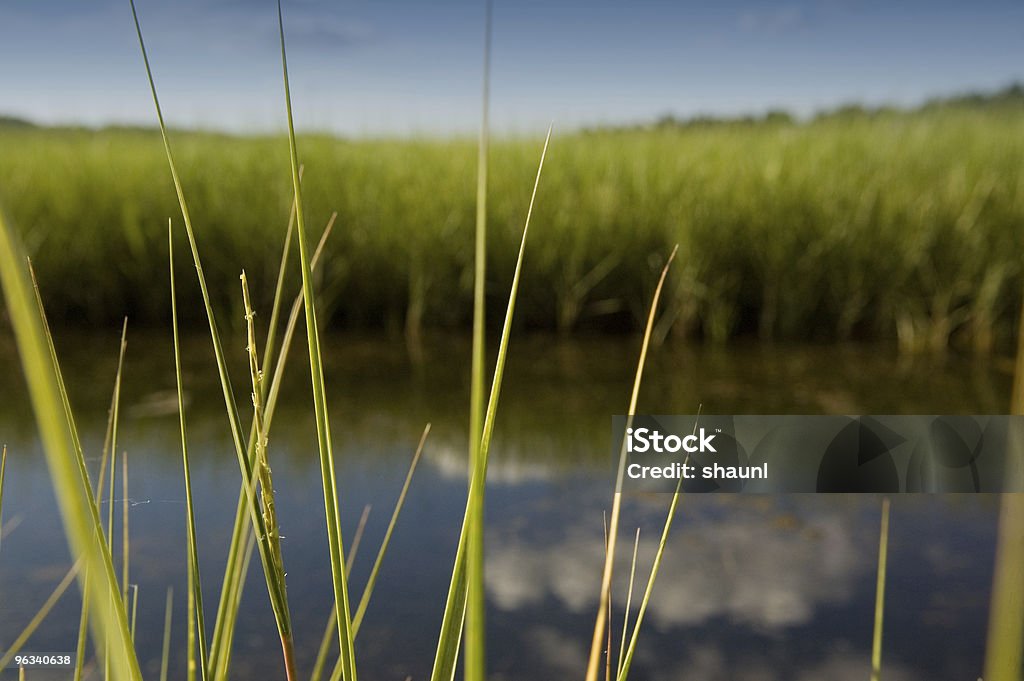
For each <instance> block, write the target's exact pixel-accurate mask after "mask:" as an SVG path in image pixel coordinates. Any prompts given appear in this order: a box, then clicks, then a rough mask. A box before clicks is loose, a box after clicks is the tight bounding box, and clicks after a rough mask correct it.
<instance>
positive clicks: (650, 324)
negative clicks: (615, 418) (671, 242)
mask: <svg viewBox="0 0 1024 681" xmlns="http://www.w3.org/2000/svg"><path fill="white" fill-rule="evenodd" d="M678 250H679V247H678V246H676V247H675V248H673V249H672V253H671V254H670V255H669V257H668V261H667V262H666V263H665V267H664V268H663V269H662V270H661V278H660V279H658V286H657V287H656V288H655V289H654V298H653V300H652V301H651V310H650V313H649V314H648V316H647V326H646V328H645V329H644V340H643V343H642V344H641V347H640V359H639V360H638V362H637V368H636V375H635V377H634V379H633V393H632V395H631V396H630V399H629V411H628V413H627V414H628V420H630V421H631V420H632V418H633V416H634V415H635V414H636V404H637V400H638V399H639V397H640V383H641V381H642V380H643V375H644V364H645V362H646V361H647V349H648V348H649V347H650V343H651V330H652V329H653V328H654V319H655V316H656V314H657V311H658V300H659V299H660V298H661V291H662V288H663V287H664V286H665V278H666V277H667V276H668V269H669V267H671V265H672V261H673V260H674V259H675V257H676V251H678ZM627 428H628V424H627ZM625 467H626V443H625V441H623V443H622V448H621V451H620V452H619V466H618V472H617V474H616V476H615V494H614V496H613V497H612V514H611V521H610V522H609V529H608V547H609V550H608V552H607V553H608V555H606V556H605V561H604V573H603V575H602V577H601V596H600V598H599V599H598V604H599V605H598V610H597V618H596V621H595V622H594V636H593V639H592V640H591V644H590V658H589V660H588V663H587V674H586V679H587V681H597V674H598V667H599V665H600V658H601V638H602V633H603V631H604V625H605V620H606V619H607V617H608V609H607V605H608V603H607V598H608V592H609V591H610V590H611V586H612V566H613V563H614V559H615V544H616V538H617V536H618V533H619V514H620V513H621V509H622V480H623V475H624V473H625ZM677 491H678V490H677ZM677 497H678V494H677V495H676V496H674V497H673V499H672V510H673V511H674V510H675V503H676V499H677ZM670 517H671V516H670ZM668 524H669V523H666V528H667V525H668ZM637 624H638V625H639V620H638V621H637ZM627 667H628V663H627Z"/></svg>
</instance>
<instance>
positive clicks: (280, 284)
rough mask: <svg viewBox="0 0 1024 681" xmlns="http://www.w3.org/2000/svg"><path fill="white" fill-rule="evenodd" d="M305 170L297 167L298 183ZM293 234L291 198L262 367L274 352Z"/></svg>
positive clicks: (293, 208)
mask: <svg viewBox="0 0 1024 681" xmlns="http://www.w3.org/2000/svg"><path fill="white" fill-rule="evenodd" d="M304 171H305V168H303V167H302V166H299V182H301V181H302V175H303V174H304ZM294 233H295V197H292V208H291V213H290V214H289V215H288V229H287V230H286V231H285V235H284V247H283V248H282V249H281V264H280V265H279V266H278V268H277V284H276V285H275V286H274V303H273V305H271V307H270V324H269V325H268V326H267V342H266V347H264V348H263V366H264V367H266V366H268V364H267V363H268V362H269V361H270V356H271V355H272V354H273V352H274V342H275V340H276V338H277V322H278V317H279V315H280V314H281V300H282V297H283V296H284V275H285V273H286V272H287V271H288V257H289V255H290V254H291V250H292V235H293V234H294Z"/></svg>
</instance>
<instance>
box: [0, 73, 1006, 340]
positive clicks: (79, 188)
mask: <svg viewBox="0 0 1024 681" xmlns="http://www.w3.org/2000/svg"><path fill="white" fill-rule="evenodd" d="M172 135H173V138H174V140H173V141H174V144H175V146H176V149H177V155H178V161H179V167H180V169H181V173H182V179H183V182H184V184H185V190H186V192H188V194H189V196H190V202H191V204H192V207H193V213H194V215H195V219H196V231H197V238H198V239H199V242H200V247H201V248H202V249H203V250H204V252H206V253H207V254H209V255H208V257H207V259H206V270H207V272H206V274H207V277H208V280H209V282H210V286H211V291H212V293H213V295H214V297H215V299H216V300H215V304H216V305H217V306H219V307H220V308H222V309H224V310H225V312H226V313H228V314H230V317H231V318H232V319H235V320H237V322H238V323H239V324H240V323H241V319H242V314H241V310H240V309H238V310H235V309H234V308H235V307H238V306H239V305H240V303H239V302H238V301H237V300H236V298H237V295H236V289H237V281H238V274H239V269H240V268H241V267H244V268H245V270H246V271H247V272H248V274H249V276H250V281H251V284H252V287H253V297H254V304H256V306H257V309H267V307H269V301H270V299H271V297H272V293H273V285H274V279H275V275H276V271H277V267H278V264H279V259H280V249H279V246H280V244H281V243H282V241H283V239H284V232H285V226H286V224H287V219H288V211H289V204H290V201H291V197H292V192H291V186H290V182H289V178H288V176H287V174H282V173H281V172H280V168H281V167H284V166H285V165H286V163H287V154H288V147H287V142H286V140H285V138H284V137H273V136H249V137H242V136H231V135H224V134H215V133H204V132H182V131H179V132H173V133H172ZM300 144H301V146H302V149H303V155H304V163H305V179H304V182H303V185H304V195H305V202H306V207H307V216H308V217H307V220H308V222H309V224H310V225H311V226H312V228H313V229H319V227H318V225H323V224H324V223H326V221H327V219H328V217H329V215H330V214H331V212H332V211H335V210H336V211H338V213H339V218H338V229H336V230H335V234H334V235H332V237H331V241H330V242H329V244H328V252H327V254H326V257H325V261H324V266H323V270H322V277H321V279H320V287H321V291H322V292H323V300H324V309H323V315H322V317H321V319H322V320H323V323H324V324H326V325H329V326H331V327H334V328H356V329H363V328H369V329H380V328H383V329H385V330H391V331H395V332H398V331H401V330H402V329H403V328H405V330H406V331H413V332H418V331H419V330H420V327H421V326H423V327H426V328H452V327H461V328H468V326H469V322H470V316H471V310H472V304H471V300H472V271H473V230H474V205H475V204H474V178H475V165H476V160H475V153H476V142H475V140H473V139H469V138H465V139H461V138H448V139H444V138H423V139H397V138H396V139H360V140H346V139H341V138H337V137H332V136H327V135H305V136H304V139H302V140H301V141H300ZM537 144H538V140H535V139H532V138H531V139H525V138H524V139H513V138H506V139H503V140H498V141H496V142H495V143H494V144H493V145H492V150H491V164H490V174H491V178H490V188H491V191H490V201H489V224H490V229H491V234H492V236H491V237H490V239H489V244H488V258H489V263H488V278H489V283H490V290H491V292H492V293H491V295H490V297H489V298H488V301H487V304H488V315H489V317H490V318H491V319H492V320H494V322H495V323H496V322H497V320H498V319H499V318H500V316H501V313H502V311H503V305H504V295H505V294H504V291H502V290H499V289H500V288H501V287H498V286H497V283H498V282H504V281H507V280H508V279H509V277H510V276H511V271H512V268H513V266H514V262H515V255H516V246H517V244H518V239H519V230H520V229H521V226H522V221H523V218H524V212H523V211H524V206H525V205H526V203H527V200H528V196H527V192H528V191H529V188H530V186H531V182H530V180H531V177H532V173H533V172H534V170H535V169H534V167H533V166H534V164H535V158H534V156H535V149H536V147H537ZM554 145H555V146H554V147H553V153H552V157H551V159H550V163H549V165H548V167H547V168H546V170H545V172H546V177H545V182H544V183H543V184H542V186H541V188H540V193H539V196H538V200H537V209H536V215H535V218H536V225H537V229H536V232H535V233H534V235H533V237H534V241H532V243H531V245H530V251H531V252H530V253H529V254H528V257H527V259H526V263H525V268H526V271H525V272H524V282H523V288H522V290H521V292H520V315H519V316H518V323H519V324H521V325H524V326H525V327H528V328H531V329H539V330H557V331H559V332H563V333H570V332H576V331H609V332H619V331H635V330H636V329H637V328H639V327H640V324H641V317H642V314H643V309H644V301H646V300H647V299H648V298H649V297H650V292H651V291H652V289H653V286H654V284H655V281H656V278H657V274H658V272H659V270H660V265H661V259H662V258H663V257H664V254H665V253H667V252H668V251H669V250H671V247H672V245H673V244H675V243H679V244H680V257H679V262H678V263H677V265H678V266H677V267H676V268H674V271H673V273H672V275H671V277H670V281H669V286H668V289H667V291H666V310H667V312H666V314H665V316H664V318H663V319H662V320H661V321H660V323H659V328H658V329H657V335H658V336H659V337H662V338H664V337H675V338H683V339H702V340H704V341H708V342H714V343H721V342H725V341H727V340H729V339H731V338H735V337H737V336H754V337H758V338H760V339H762V340H791V339H801V340H805V339H812V340H823V341H824V340H846V339H862V340H868V339H870V340H885V341H892V342H894V343H898V344H899V346H900V348H901V349H904V350H944V349H946V348H948V347H955V348H962V349H965V350H973V351H978V352H982V353H987V352H991V351H993V350H1007V351H1008V350H1010V348H1011V346H1012V341H1013V337H1014V331H1015V329H1016V324H1017V312H1016V311H1017V310H1018V309H1019V308H1020V302H1021V301H1020V297H1021V294H1020V291H1021V288H1022V284H1024V281H1022V276H1021V275H1022V272H1021V267H1020V264H1019V258H1018V257H1017V254H1018V253H1019V252H1020V250H1021V245H1022V237H1021V236H1020V234H1021V230H1020V226H1021V222H1022V218H1024V174H1022V173H1021V159H1022V158H1024V96H1021V93H1020V91H1019V89H1016V88H1012V89H1010V90H1008V91H1004V92H1003V93H1000V94H999V95H997V96H992V97H967V98H959V99H954V100H945V101H943V102H933V103H931V104H928V105H925V106H923V107H921V108H919V109H916V110H913V111H899V110H870V111H869V110H864V109H859V108H846V109H840V110H836V111H833V112H830V113H827V114H822V115H819V116H817V117H816V118H815V119H813V120H810V121H805V122H798V121H794V120H793V119H791V118H790V117H788V116H786V115H784V114H772V115H768V116H765V117H762V118H758V119H738V120H731V121H715V120H691V121H673V120H663V121H660V122H658V123H656V124H653V125H649V126H637V127H633V128H617V129H600V130H590V131H577V132H572V133H562V134H561V135H559V136H557V138H556V140H555V142H554ZM0 148H2V149H3V150H4V151H3V153H2V154H0V201H2V202H3V205H5V207H6V209H7V210H8V211H9V214H10V216H11V218H12V219H13V222H14V224H15V225H16V227H17V228H18V229H19V230H20V232H21V234H22V238H23V240H24V242H25V245H26V247H27V249H28V250H29V252H30V253H32V254H33V256H34V261H35V266H36V269H37V272H38V276H39V279H40V283H41V286H42V288H43V295H44V297H45V298H46V301H47V305H48V308H49V309H50V310H51V316H52V318H53V319H59V320H64V322H65V323H66V324H73V325H84V326H91V325H104V326H106V325H109V324H111V323H115V322H116V321H117V320H119V319H120V318H121V317H122V316H123V315H124V314H128V315H129V316H130V318H131V320H132V324H133V325H136V326H137V325H140V324H141V325H145V324H151V325H159V324H161V323H163V322H164V321H165V320H166V318H167V317H168V316H169V310H168V300H167V295H166V291H165V290H164V288H165V287H163V286H162V285H153V282H154V281H162V278H161V277H159V276H157V274H158V273H160V272H161V271H162V269H163V267H165V263H166V258H167V254H166V248H167V245H166V238H165V232H164V230H165V229H166V219H167V217H168V216H175V215H176V213H177V206H176V203H175V197H174V192H173V188H172V186H171V183H170V181H169V178H168V176H167V171H166V162H165V160H164V157H163V152H162V148H161V145H160V142H159V139H158V134H157V133H156V132H155V131H149V130H142V129H113V128H108V129H101V130H90V129H69V128H42V127H35V126H30V125H17V124H15V123H13V122H7V123H6V124H0ZM178 231H179V233H180V231H181V230H178ZM182 238H183V236H182ZM183 245H184V244H183ZM55 254H59V257H58V255H55ZM291 275H292V281H291V283H292V285H293V287H296V288H297V286H298V272H292V273H291ZM193 279H194V277H188V276H181V277H180V281H181V282H182V285H183V288H184V289H186V290H184V291H183V292H182V296H183V298H184V299H185V300H188V299H191V296H193V295H196V292H195V291H190V290H188V289H187V286H186V284H187V285H188V286H193V287H194V286H195V284H194V282H193V281H192V280H193ZM182 312H183V323H189V322H191V323H198V322H201V321H202V318H201V308H200V307H199V306H183V309H182Z"/></svg>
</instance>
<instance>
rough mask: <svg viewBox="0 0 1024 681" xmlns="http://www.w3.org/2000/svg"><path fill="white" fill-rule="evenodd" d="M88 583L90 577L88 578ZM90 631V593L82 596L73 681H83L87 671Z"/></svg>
mask: <svg viewBox="0 0 1024 681" xmlns="http://www.w3.org/2000/svg"><path fill="white" fill-rule="evenodd" d="M86 581H88V577H86ZM88 629H89V592H88V591H86V592H85V593H83V594H82V613H81V615H80V617H79V620H78V641H77V643H76V644H75V671H74V676H73V677H72V679H73V681H82V674H83V673H84V670H85V642H86V640H87V639H88V636H87V635H86V632H87V630H88Z"/></svg>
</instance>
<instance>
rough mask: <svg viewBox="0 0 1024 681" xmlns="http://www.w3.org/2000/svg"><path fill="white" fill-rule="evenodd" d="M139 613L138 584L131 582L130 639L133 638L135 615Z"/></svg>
mask: <svg viewBox="0 0 1024 681" xmlns="http://www.w3.org/2000/svg"><path fill="white" fill-rule="evenodd" d="M138 614H139V585H138V584H132V624H131V632H132V640H133V641H134V640H135V622H136V616H137V615H138Z"/></svg>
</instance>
